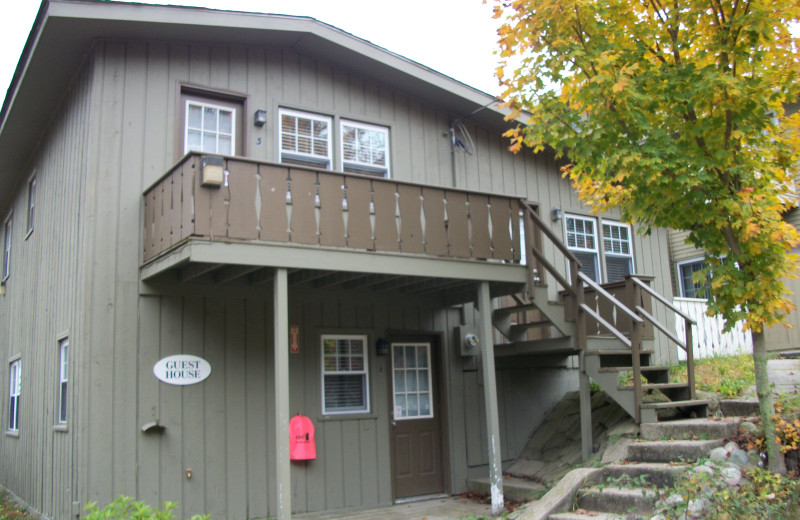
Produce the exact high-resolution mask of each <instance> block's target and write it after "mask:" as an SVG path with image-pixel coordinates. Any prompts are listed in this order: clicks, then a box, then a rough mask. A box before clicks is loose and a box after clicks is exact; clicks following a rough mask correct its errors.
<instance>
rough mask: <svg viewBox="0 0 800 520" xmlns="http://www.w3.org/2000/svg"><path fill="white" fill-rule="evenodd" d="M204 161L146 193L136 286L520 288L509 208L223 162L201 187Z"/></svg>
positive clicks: (511, 203) (407, 187) (483, 198)
mask: <svg viewBox="0 0 800 520" xmlns="http://www.w3.org/2000/svg"><path fill="white" fill-rule="evenodd" d="M205 159H206V156H202V155H200V154H196V153H191V154H188V155H187V156H185V157H184V158H183V159H182V160H181V161H180V162H179V163H178V164H176V165H175V166H174V167H173V168H172V169H170V171H168V172H167V173H166V174H165V175H164V176H163V177H162V178H161V179H160V180H159V181H158V182H156V183H155V184H154V185H153V186H151V187H150V188H149V189H147V191H145V193H144V242H143V251H142V269H141V271H142V272H141V277H142V279H143V280H148V279H150V278H153V277H155V276H157V275H159V274H161V273H163V272H165V271H167V270H173V269H175V268H176V267H181V268H185V267H186V265H187V264H202V265H211V266H213V265H223V264H234V265H242V266H256V267H257V266H261V267H290V268H301V269H312V270H323V271H334V272H336V271H345V272H352V273H360V274H361V275H362V276H363V274H365V273H366V274H372V275H381V274H383V275H395V276H411V277H433V278H451V279H465V280H473V281H479V280H488V281H493V282H497V283H504V284H508V285H509V287H508V290H511V289H512V286H514V287H518V286H519V285H521V284H524V283H525V281H526V276H527V275H526V272H527V268H526V267H525V266H524V265H523V264H522V263H521V257H522V256H523V255H522V253H521V251H522V249H523V245H522V244H523V243H524V239H523V238H522V237H521V236H520V210H521V205H520V203H521V201H520V200H519V199H516V198H513V197H505V196H498V195H492V194H486V193H477V192H470V191H464V190H456V189H448V188H441V187H435V186H427V185H420V184H414V183H406V182H399V181H395V180H391V179H383V178H376V177H370V176H365V175H355V174H346V173H339V172H331V171H324V170H323V171H318V170H314V169H310V168H304V167H296V166H290V165H286V164H274V163H264V162H257V161H252V160H248V159H243V158H233V157H225V158H222V168H223V170H224V182H223V184H222V185H220V186H208V185H203V182H202V179H203V168H204V164H205V162H206V161H205ZM217 160H218V159H217ZM220 245H224V246H225V247H219V246H220ZM197 269H200V267H198V268H197ZM197 269H195V270H197ZM420 281H421V280H419V279H417V280H414V281H412V282H413V283H419V282H420Z"/></svg>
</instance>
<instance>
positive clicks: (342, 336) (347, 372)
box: [320, 334, 370, 415]
mask: <svg viewBox="0 0 800 520" xmlns="http://www.w3.org/2000/svg"><path fill="white" fill-rule="evenodd" d="M328 339H332V340H334V341H338V340H354V339H357V340H361V342H362V345H363V356H364V368H363V370H338V369H337V370H331V371H326V370H325V340H328ZM337 356H338V352H337ZM320 360H321V363H322V365H321V367H320V374H321V380H320V383H321V389H320V393H321V396H322V415H349V414H368V413H370V395H369V387H370V380H369V342H368V338H367V335H366V334H322V335H321V336H320ZM341 375H350V376H351V375H360V376H362V377H363V378H364V408H347V409H340V408H333V409H328V408H327V407H326V406H325V377H326V376H341Z"/></svg>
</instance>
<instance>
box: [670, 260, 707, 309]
mask: <svg viewBox="0 0 800 520" xmlns="http://www.w3.org/2000/svg"><path fill="white" fill-rule="evenodd" d="M698 263H700V264H703V268H705V266H706V259H705V258H704V257H702V256H701V257H697V258H690V259H688V260H681V261H680V262H677V263H676V264H675V267H676V270H677V276H678V290H679V291H680V295H681V298H696V299H699V300H705V299H706V298H705V297H704V296H703V297H697V296H686V286H685V285H684V280H683V272H682V268H683V267H686V266H688V265H693V264H698ZM694 272H695V271H692V274H694ZM692 292H694V282H692Z"/></svg>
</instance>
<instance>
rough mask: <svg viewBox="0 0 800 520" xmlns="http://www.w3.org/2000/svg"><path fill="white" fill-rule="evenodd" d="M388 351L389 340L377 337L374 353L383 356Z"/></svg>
mask: <svg viewBox="0 0 800 520" xmlns="http://www.w3.org/2000/svg"><path fill="white" fill-rule="evenodd" d="M388 353H389V340H388V339H386V338H378V340H377V341H376V342H375V355H378V356H385V355H386V354H388Z"/></svg>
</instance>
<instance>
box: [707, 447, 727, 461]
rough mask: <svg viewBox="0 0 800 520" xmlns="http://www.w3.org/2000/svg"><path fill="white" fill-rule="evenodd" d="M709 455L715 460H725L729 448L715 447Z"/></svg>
mask: <svg viewBox="0 0 800 520" xmlns="http://www.w3.org/2000/svg"><path fill="white" fill-rule="evenodd" d="M708 457H709V458H710V459H711V460H713V461H714V462H725V460H726V459H727V458H728V450H726V449H725V448H714V449H713V450H711V453H709V454H708Z"/></svg>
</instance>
